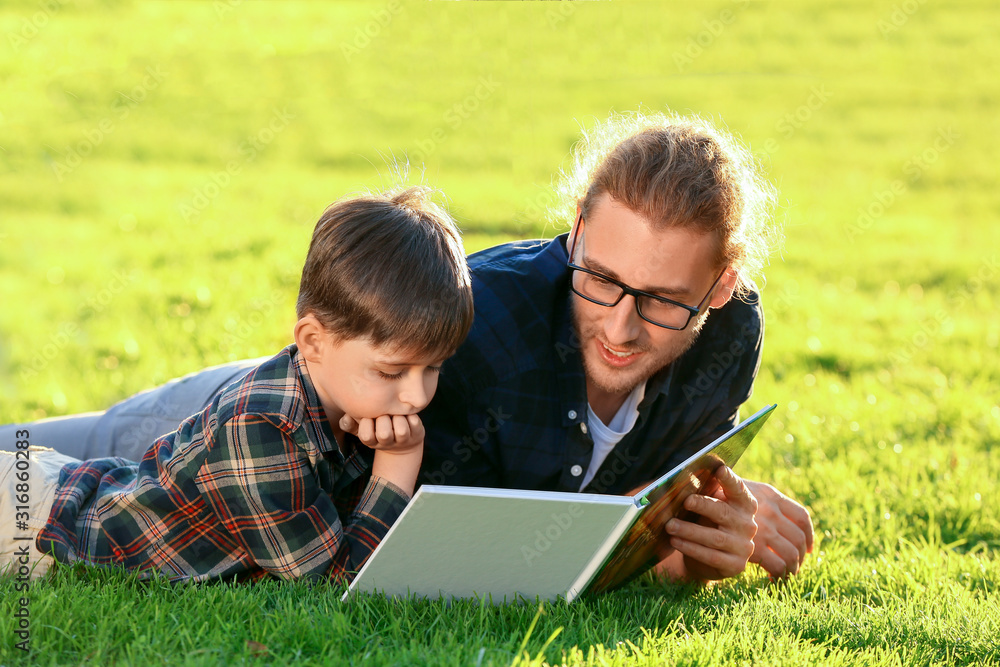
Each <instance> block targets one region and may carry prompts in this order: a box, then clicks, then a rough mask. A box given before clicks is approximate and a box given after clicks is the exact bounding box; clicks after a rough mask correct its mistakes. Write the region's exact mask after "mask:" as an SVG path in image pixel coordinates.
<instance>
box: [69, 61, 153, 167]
mask: <svg viewBox="0 0 1000 667" xmlns="http://www.w3.org/2000/svg"><path fill="white" fill-rule="evenodd" d="M145 72H146V76H145V77H143V79H142V81H141V82H140V83H139V84H138V85H136V86H135V87H134V88H132V89H131V90H129V91H128V92H127V93H126V92H123V91H118V95H119V98H118V99H116V100H115V101H114V102H113V103H112V104H111V114H110V115H108V116H105V117H104V118H102V119H101V120H99V121H98V122H97V125H95V126H94V127H92V128H90V129H89V130H85V131H84V133H83V140H82V141H78V142H77V143H75V144H74V145H72V146H70V147H69V149H67V150H66V152H65V153H63V154H61V155H60V156H59V157H60V159H58V160H55V161H54V162H53V165H52V168H53V170H54V171H55V174H56V179H57V180H58V181H59V182H60V183H62V182H63V181H64V180H65V179H66V177H67V176H69V175H70V174H71V173H73V171H74V170H76V168H77V167H79V166H80V165H81V164H83V160H84V158H86V157H87V156H88V155H90V154H91V153H93V152H94V151H95V150H96V149H97V148H98V147H99V146H100V145H101V144H103V143H104V140H105V139H107V137H108V136H109V135H111V134H112V133H113V132H114V131H115V130H116V129H117V128H118V125H119V123H121V122H122V121H124V120H125V119H126V118H128V117H129V115H130V114H131V113H132V111H133V110H135V108H136V107H138V106H139V105H140V104H142V103H143V102H144V101H145V100H146V98H147V97H149V94H150V93H151V92H153V91H154V90H156V89H157V88H159V87H160V85H161V84H162V83H163V82H164V81H165V80H166V78H167V76H168V75H169V74H168V72H164V71H163V70H162V69H160V67H159V65H157V66H156V67H153V66H149V67H147V68H146V70H145Z"/></svg>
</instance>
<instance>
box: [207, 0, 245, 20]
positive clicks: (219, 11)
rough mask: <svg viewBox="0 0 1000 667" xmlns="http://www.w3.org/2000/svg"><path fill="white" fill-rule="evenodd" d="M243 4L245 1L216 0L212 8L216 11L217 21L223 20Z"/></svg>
mask: <svg viewBox="0 0 1000 667" xmlns="http://www.w3.org/2000/svg"><path fill="white" fill-rule="evenodd" d="M242 4H243V0H215V2H214V3H212V7H213V8H214V9H215V17H216V20H222V19H223V18H225V17H226V15H227V14H231V13H232V12H233V10H235V9H236V8H237V7H239V6H240V5H242Z"/></svg>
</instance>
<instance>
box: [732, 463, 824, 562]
mask: <svg viewBox="0 0 1000 667" xmlns="http://www.w3.org/2000/svg"><path fill="white" fill-rule="evenodd" d="M745 484H746V485H747V487H748V488H749V489H750V492H751V493H752V494H753V495H754V497H756V498H757V517H756V518H757V537H755V538H754V550H753V555H752V556H750V562H751V563H757V564H758V565H760V566H761V567H762V568H764V569H765V570H767V573H768V574H770V575H771V577H772V578H774V579H778V578H780V577H784V576H787V575H789V574H795V573H797V572H798V571H799V567H801V565H802V561H803V560H805V557H806V554H807V553H809V552H811V551H812V548H813V525H812V519H811V518H810V516H809V510H807V509H806V508H805V507H803V506H802V505H800V504H799V503H797V502H795V501H794V500H792V499H791V498H789V497H788V496H786V495H785V494H783V493H781V492H780V491H778V490H777V489H775V488H774V487H773V486H771V485H770V484H764V483H763V482H751V481H746V482H745Z"/></svg>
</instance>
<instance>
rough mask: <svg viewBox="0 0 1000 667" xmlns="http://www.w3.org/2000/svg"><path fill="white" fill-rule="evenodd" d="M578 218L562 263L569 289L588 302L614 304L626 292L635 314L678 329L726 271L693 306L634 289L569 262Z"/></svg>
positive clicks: (577, 235)
mask: <svg viewBox="0 0 1000 667" xmlns="http://www.w3.org/2000/svg"><path fill="white" fill-rule="evenodd" d="M582 221H583V216H582V215H581V216H580V218H579V219H578V220H577V225H576V230H575V232H574V234H573V239H572V241H571V242H570V246H569V259H568V260H567V261H566V266H567V267H569V269H570V273H571V274H572V275H571V281H570V285H571V287H572V289H573V291H574V292H576V293H577V294H578V295H580V296H581V297H583V298H584V299H586V300H587V301H590V302H591V303H596V304H598V305H600V306H607V307H609V308H611V307H613V306H617V305H618V302H619V301H621V300H622V298H624V296H625V295H626V294H630V295H631V296H632V297H634V298H635V309H636V312H638V313H639V317H641V318H642V319H644V320H646V321H647V322H649V323H650V324H655V325H656V326H658V327H663V328H664V329H673V330H675V331H680V330H682V329H686V328H687V326H688V324H690V323H691V319H692V318H693V317H694V316H695V315H697V314H698V313H700V312H701V311H702V308H704V307H705V304H706V303H708V300H709V299H710V298H711V296H712V293H713V292H715V288H716V287H718V285H719V281H720V280H722V276H724V275H725V274H726V269H723V270H722V273H720V274H719V276H718V277H717V278H716V279H715V282H713V283H712V286H711V287H710V288H709V290H708V294H706V295H705V298H703V299H702V300H701V302H700V303H699V304H698V306H697V307H691V306H688V305H686V304H683V303H680V302H679V301H673V300H672V299H668V298H666V297H663V296H657V295H656V294H651V293H650V292H643V291H642V290H637V289H635V288H634V287H629V286H628V285H626V284H625V283H623V282H620V281H618V280H615V279H614V278H612V277H610V276H606V275H604V274H602V273H598V272H597V271H591V270H590V269H585V268H584V267H582V266H579V265H577V264H575V263H574V262H573V259H574V255H575V253H576V249H577V241H578V240H579V242H580V246H579V247H580V248H581V249H582V248H583V233H582V232H581V231H580V228H581V227H582V225H581V224H580V223H581V222H582ZM726 268H728V267H726Z"/></svg>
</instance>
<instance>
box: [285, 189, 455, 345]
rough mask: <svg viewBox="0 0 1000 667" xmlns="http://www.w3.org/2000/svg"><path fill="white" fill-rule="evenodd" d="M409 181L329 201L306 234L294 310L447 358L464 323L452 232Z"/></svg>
mask: <svg viewBox="0 0 1000 667" xmlns="http://www.w3.org/2000/svg"><path fill="white" fill-rule="evenodd" d="M435 192H436V191H435V190H433V189H432V188H429V187H426V186H414V187H410V188H406V189H402V190H399V191H390V192H386V193H383V194H366V195H361V196H358V197H351V198H347V199H343V200H341V201H338V202H336V203H334V204H331V205H330V206H329V207H328V208H327V209H326V211H324V212H323V215H322V216H321V217H320V219H319V222H317V223H316V229H315V230H313V237H312V242H311V243H310V244H309V253H308V255H307V256H306V262H305V266H304V267H303V269H302V282H301V284H300V286H299V298H298V303H297V305H296V311H297V314H298V316H299V318H302V317H305V316H306V315H307V314H310V313H311V314H313V315H315V316H316V318H317V319H318V320H319V321H320V323H321V324H322V325H323V326H324V327H325V328H326V329H327V331H328V332H330V333H332V334H334V335H335V336H337V337H339V338H343V339H345V340H349V339H368V340H369V341H370V342H371V343H373V344H374V345H377V346H382V345H390V346H396V347H399V348H400V349H406V350H413V351H415V352H420V353H428V354H450V353H452V352H454V351H455V350H456V349H457V348H458V346H459V345H460V344H461V343H462V341H463V340H464V339H465V336H466V334H468V332H469V328H470V327H471V326H472V313H473V306H472V287H471V282H470V279H469V269H468V264H467V263H466V260H465V252H464V250H463V248H462V241H461V237H460V235H459V231H458V228H457V226H456V225H455V223H454V221H453V220H452V219H451V216H450V215H448V213H447V211H445V209H444V208H442V207H441V206H439V205H438V204H436V203H435V202H434V201H433V200H432V195H434V194H435Z"/></svg>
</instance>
